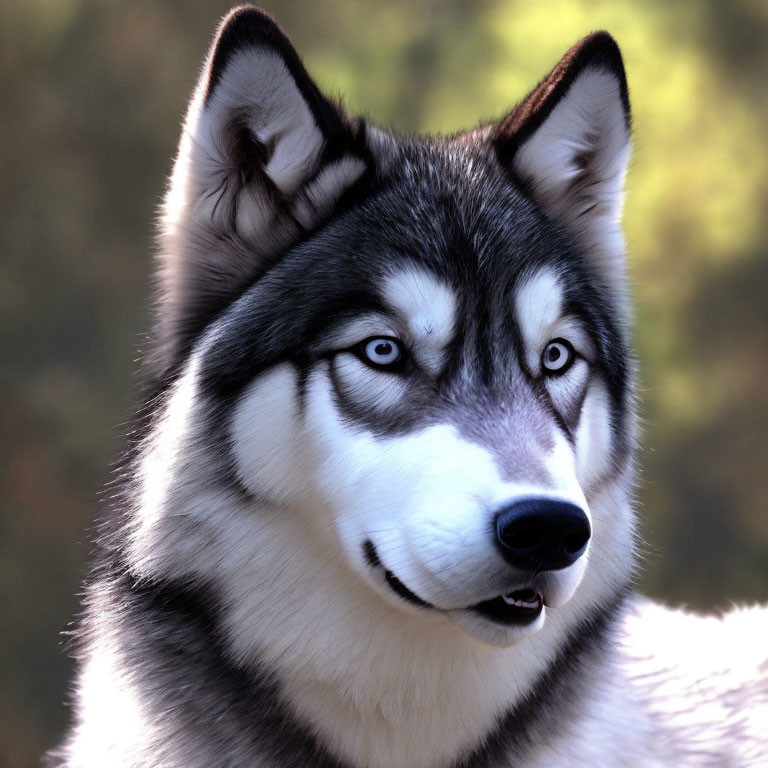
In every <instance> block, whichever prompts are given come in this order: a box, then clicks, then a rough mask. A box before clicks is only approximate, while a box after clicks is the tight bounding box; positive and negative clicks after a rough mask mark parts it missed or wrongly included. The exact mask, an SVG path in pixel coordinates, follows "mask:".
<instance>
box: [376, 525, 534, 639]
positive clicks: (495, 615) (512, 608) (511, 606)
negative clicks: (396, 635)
mask: <svg viewBox="0 0 768 768" xmlns="http://www.w3.org/2000/svg"><path fill="white" fill-rule="evenodd" d="M363 552H364V554H365V559H366V561H367V562H368V564H369V565H370V566H371V567H372V568H375V569H382V570H383V571H384V580H385V581H386V583H387V585H388V586H389V588H390V589H391V590H392V591H393V592H394V593H395V594H396V595H398V597H401V598H402V599H403V600H406V601H407V602H409V603H411V604H413V605H417V606H419V607H421V608H435V606H434V605H432V603H428V602H427V601H426V600H423V599H422V598H420V597H419V596H418V595H417V594H415V593H414V592H411V590H410V589H408V587H406V586H405V584H403V582H402V581H400V579H398V578H397V576H395V574H394V573H392V571H389V570H387V569H386V568H385V567H384V566H383V565H382V562H381V560H380V559H379V556H378V553H377V552H376V547H375V546H374V545H373V542H372V541H370V540H367V541H365V543H364V544H363ZM543 608H544V597H543V596H542V594H541V593H540V592H537V591H536V590H535V589H530V588H527V589H518V590H515V591H514V592H510V593H508V594H506V595H501V596H500V597H494V598H493V599H492V600H484V601H483V602H482V603H478V604H477V605H472V606H469V607H468V608H467V609H466V610H469V611H473V612H474V613H477V614H478V615H480V616H482V617H483V618H485V619H488V620H489V621H493V622H495V623H496V624H503V625H504V626H507V627H513V626H518V627H520V626H525V625H526V624H530V623H532V622H533V621H535V620H536V619H537V618H538V617H539V615H540V614H541V612H542V610H543Z"/></svg>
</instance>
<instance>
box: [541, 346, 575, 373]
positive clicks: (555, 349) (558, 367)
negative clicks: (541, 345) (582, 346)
mask: <svg viewBox="0 0 768 768" xmlns="http://www.w3.org/2000/svg"><path fill="white" fill-rule="evenodd" d="M575 356H576V353H575V352H574V351H573V347H572V346H571V345H570V342H567V341H566V340H565V339H553V340H552V341H550V342H549V344H547V346H546V347H545V349H544V352H543V353H542V355H541V367H542V368H543V369H544V372H545V373H564V372H565V371H567V370H568V368H570V367H571V364H572V363H573V359H574V357H575Z"/></svg>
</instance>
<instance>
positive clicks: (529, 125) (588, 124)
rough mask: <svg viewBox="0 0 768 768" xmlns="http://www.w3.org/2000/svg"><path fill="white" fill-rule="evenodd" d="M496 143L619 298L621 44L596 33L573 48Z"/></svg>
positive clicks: (626, 150) (623, 149) (625, 144)
mask: <svg viewBox="0 0 768 768" xmlns="http://www.w3.org/2000/svg"><path fill="white" fill-rule="evenodd" d="M493 141H494V145H495V148H496V152H497V156H498V158H499V160H500V161H501V162H502V163H503V164H504V166H505V167H507V168H509V169H510V170H511V172H512V173H513V174H514V176H515V178H516V179H517V180H518V181H519V183H520V184H521V186H522V187H523V189H525V190H527V191H528V193H529V194H530V195H531V196H532V197H533V199H534V200H535V201H536V202H537V203H538V204H539V206H540V207H541V208H542V209H543V210H544V212H545V213H547V214H548V215H549V216H551V217H552V218H553V219H555V220H556V221H559V222H560V223H561V224H562V225H563V226H564V227H565V228H566V229H567V230H568V231H569V232H570V233H571V235H572V236H574V237H575V238H576V240H577V242H578V244H579V245H580V246H581V248H582V249H583V251H584V253H585V255H586V256H587V258H588V259H589V260H590V263H591V264H592V265H593V267H594V268H595V270H596V272H597V274H598V275H599V276H600V277H601V278H602V279H603V280H604V282H605V284H606V286H607V287H608V288H609V289H611V290H612V291H614V292H615V293H616V294H618V295H619V296H621V295H622V294H623V292H624V284H625V278H624V238H623V235H622V232H621V209H622V201H623V189H624V176H625V173H626V168H627V162H628V160H629V154H630V108H629V96H628V91H627V81H626V76H625V74H624V65H623V63H622V59H621V52H620V51H619V47H618V45H617V44H616V41H615V40H614V39H613V38H612V37H611V36H610V35H609V34H608V33H607V32H595V33H594V34H591V35H589V36H588V37H585V38H584V39H583V40H581V41H580V42H578V43H577V44H576V45H575V46H573V48H571V49H570V50H569V51H568V52H567V53H566V54H565V56H563V58H562V59H561V60H560V63H559V64H558V65H557V66H556V67H555V68H554V69H553V70H552V72H551V73H550V74H549V75H548V76H547V77H546V78H545V79H544V80H543V81H542V82H541V83H540V84H539V85H538V86H537V87H536V88H535V89H534V90H533V91H531V93H530V94H528V96H527V97H526V98H525V99H524V100H523V101H522V102H521V103H520V105H519V106H518V107H517V108H516V109H515V110H514V111H512V112H511V113H510V114H509V115H508V116H507V117H506V118H505V119H504V120H502V121H501V122H500V123H499V125H498V126H497V128H496V131H495V135H494V139H493Z"/></svg>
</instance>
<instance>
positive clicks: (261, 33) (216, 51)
mask: <svg viewBox="0 0 768 768" xmlns="http://www.w3.org/2000/svg"><path fill="white" fill-rule="evenodd" d="M257 46H265V47H268V48H273V49H276V50H278V51H280V52H282V53H285V52H287V51H292V50H293V48H292V46H291V44H290V42H289V41H288V38H287V37H286V36H285V34H284V33H283V31H282V30H281V29H280V27H279V26H278V24H277V22H276V21H275V20H274V18H273V17H272V16H271V15H270V14H269V13H267V11H265V10H263V9H262V8H258V7H257V6H255V5H241V6H239V7H237V8H233V9H232V10H231V11H230V12H229V13H228V14H227V15H226V16H225V17H224V18H223V19H222V21H221V24H219V28H218V30H217V32H216V39H215V42H214V44H213V52H212V53H211V56H210V69H209V72H208V85H207V88H206V92H205V99H206V101H207V100H208V99H209V98H210V97H211V95H212V93H213V90H214V88H215V87H216V85H217V84H218V82H219V80H220V79H221V74H222V72H223V71H224V69H225V68H226V66H227V64H228V63H229V60H230V59H231V58H232V56H233V55H234V54H235V53H237V51H239V50H242V49H243V48H255V47H257Z"/></svg>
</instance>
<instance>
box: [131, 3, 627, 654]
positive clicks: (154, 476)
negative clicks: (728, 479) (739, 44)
mask: <svg viewBox="0 0 768 768" xmlns="http://www.w3.org/2000/svg"><path fill="white" fill-rule="evenodd" d="M629 142H630V134H629V102H628V97H627V86H626V81H625V76H624V70H623V66H622V61H621V56H620V53H619V50H618V48H617V46H616V44H615V42H614V41H613V40H612V38H611V37H610V36H608V35H607V34H606V33H596V34H593V35H590V36H589V37H587V38H585V39H584V40H582V41H581V42H579V43H578V44H577V45H576V46H574V48H572V49H571V50H570V51H569V52H568V53H567V54H566V55H565V57H564V58H563V59H562V61H561V62H560V63H559V64H558V65H557V67H556V68H555V69H554V70H553V71H552V72H551V73H550V74H549V75H548V76H547V77H546V78H545V79H544V80H543V81H542V82H541V84H540V85H539V86H537V87H536V88H535V89H534V90H533V91H532V92H531V93H530V95H529V96H528V97H527V98H526V99H525V100H524V101H523V102H522V103H521V104H520V105H519V106H518V107H517V108H516V109H514V110H513V111H512V112H511V113H510V114H509V115H507V116H506V117H505V118H503V119H502V120H501V121H500V122H498V123H497V124H492V125H487V126H483V127H480V128H478V129H476V130H474V131H471V132H469V133H464V134H461V135H457V136H454V137H450V138H435V139H432V138H428V139H413V138H405V137H401V136H396V135H392V134H389V133H386V132H384V131H381V130H379V129H376V128H373V127H371V126H369V125H367V124H366V123H365V122H364V121H363V120H360V119H350V118H349V117H347V116H346V115H345V114H344V113H343V111H342V110H341V108H340V107H339V106H338V105H336V104H335V103H333V102H332V101H330V100H329V99H328V98H326V97H325V96H324V95H322V94H321V92H320V91H319V90H318V88H317V87H316V85H315V84H314V83H313V81H312V80H311V79H310V77H309V76H308V74H307V72H306V71H305V69H304V67H303V66H302V64H301V62H300V60H299V58H298V56H297V54H296V53H295V51H294V50H293V48H292V47H291V45H290V43H289V42H288V40H287V39H286V38H285V37H284V35H283V34H282V32H281V31H280V30H279V28H278V27H277V26H276V25H275V23H274V22H273V21H272V20H271V19H270V18H269V17H268V16H267V15H266V14H264V13H263V12H261V11H258V10H255V9H253V8H243V9H239V10H237V11H235V12H233V13H232V14H231V15H230V16H229V17H228V18H227V19H226V20H225V21H224V23H223V25H222V27H221V29H220V30H219V34H218V36H217V39H216V42H215V43H214V46H213V49H212V52H211V54H210V57H209V60H208V62H207V65H206V68H205V71H204V73H203V76H202V78H201V82H200V85H199V86H198V89H197V91H196V94H195V96H194V99H193V101H192V103H191V105H190V108H189V113H188V116H187V120H186V124H185V127H184V132H183V136H182V140H181V144H180V148H179V153H178V156H177V159H176V164H175V169H174V172H173V176H172V179H171V184H170V188H169V192H168V196H167V200H166V204H165V208H164V216H163V223H162V232H161V244H162V254H161V259H162V264H161V275H160V299H159V305H160V312H159V323H158V326H157V330H156V339H155V347H154V349H155V352H154V355H153V357H152V360H151V365H152V370H153V376H154V380H155V381H156V382H157V387H158V389H157V391H158V393H159V395H158V396H157V397H156V398H155V402H156V403H158V405H157V406H156V410H155V415H154V417H153V420H152V424H151V426H150V429H149V432H148V435H147V437H146V438H145V440H144V443H143V446H142V449H141V451H140V456H139V464H140V471H139V473H138V478H139V480H138V483H139V489H138V494H137V496H136V498H138V499H139V502H138V506H137V510H136V514H135V516H134V524H133V528H132V531H131V544H130V547H129V552H130V559H131V567H132V568H133V569H135V571H136V572H137V573H139V574H143V575H146V576H150V577H152V578H163V577H170V576H171V575H172V576H173V577H174V578H183V579H185V580H186V581H187V582H199V583H205V584H206V585H207V586H210V587H212V588H214V589H216V590H217V591H218V593H219V594H220V596H221V599H220V604H221V605H223V606H226V616H225V618H224V619H223V621H224V623H225V625H226V627H227V630H228V631H229V632H230V634H231V636H232V640H233V644H234V645H235V647H236V648H239V649H240V650H243V649H245V648H247V647H249V643H252V644H253V646H254V647H255V646H258V645H259V643H262V642H265V641H264V640H263V637H262V638H260V637H256V636H257V635H259V633H262V634H263V633H264V632H266V631H267V629H265V628H268V627H271V626H272V625H274V624H280V623H281V622H282V630H281V632H282V635H283V636H285V635H286V628H293V629H294V630H297V632H295V633H294V635H296V634H297V633H299V634H300V632H298V630H299V628H301V630H302V631H305V632H308V633H312V632H314V631H319V630H318V627H319V625H320V624H322V622H323V619H324V617H327V616H329V615H330V614H331V613H332V612H333V611H339V610H343V611H346V612H347V613H352V614H354V616H355V620H356V621H358V622H360V621H368V622H372V621H374V620H375V619H374V618H373V617H381V618H382V620H383V621H386V622H387V623H388V624H389V625H390V626H392V627H395V626H400V625H401V624H402V625H406V624H407V625H416V626H425V627H427V626H428V627H429V628H430V631H431V630H432V629H434V628H435V627H439V628H441V631H443V632H445V633H454V634H456V635H457V636H458V637H459V638H463V640H462V642H471V641H481V642H483V643H485V644H488V645H495V646H506V645H511V644H513V643H518V642H520V641H522V640H524V639H526V638H528V637H529V636H531V635H533V634H534V633H536V632H538V631H539V630H541V629H542V628H543V627H545V626H546V624H547V623H548V622H549V621H550V619H551V620H552V621H556V617H557V614H558V612H561V615H562V616H563V617H567V616H571V615H573V616H576V615H579V614H578V612H576V611H575V610H573V611H571V613H569V606H572V605H577V606H578V607H579V611H580V612H581V613H582V614H583V611H584V610H585V609H586V608H589V609H591V610H593V611H594V610H599V609H600V607H601V606H605V605H608V604H609V601H611V600H612V599H613V596H614V594H615V591H616V590H617V589H620V588H622V587H623V586H624V584H625V583H626V581H627V579H628V578H629V574H628V568H629V563H630V562H631V549H632V519H631V514H630V512H629V503H628V499H627V493H628V491H627V490H626V489H627V488H628V487H629V485H630V484H629V482H628V478H629V475H630V472H631V451H632V425H633V415H632V402H631V364H630V357H629V354H628V349H627V340H626V323H627V312H626V308H625V295H624V287H625V286H624V262H623V240H622V235H621V231H620V222H619V219H620V213H621V200H622V186H623V179H624V173H625V168H626V164H627V159H628V155H629ZM267 595H268V596H267ZM299 605H301V606H302V610H301V614H302V615H303V616H304V617H305V618H306V621H305V623H304V624H301V619H299V618H297V615H298V614H299V613H300V612H299V611H298V610H297V611H295V612H294V611H292V610H291V607H292V606H293V607H297V606H299ZM339 605H342V606H343V609H339V608H338V606H339ZM264 606H267V608H265V607H264ZM276 606H279V607H276ZM270 611H271V613H270ZM308 617H312V619H311V621H310V620H309V618H308ZM341 620H342V619H341V618H339V621H341ZM563 621H565V619H563ZM568 621H571V619H568ZM575 621H576V619H573V622H575ZM312 622H314V626H313V625H312ZM573 622H572V623H573ZM329 626H330V624H329ZM337 626H339V627H340V626H341V625H337ZM325 631H331V630H327V629H326V630H325ZM339 631H342V630H340V629H339ZM248 633H252V634H253V635H254V637H252V638H249V637H247V635H248ZM292 642H299V641H298V640H296V638H295V637H294V640H293V641H292Z"/></svg>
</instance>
